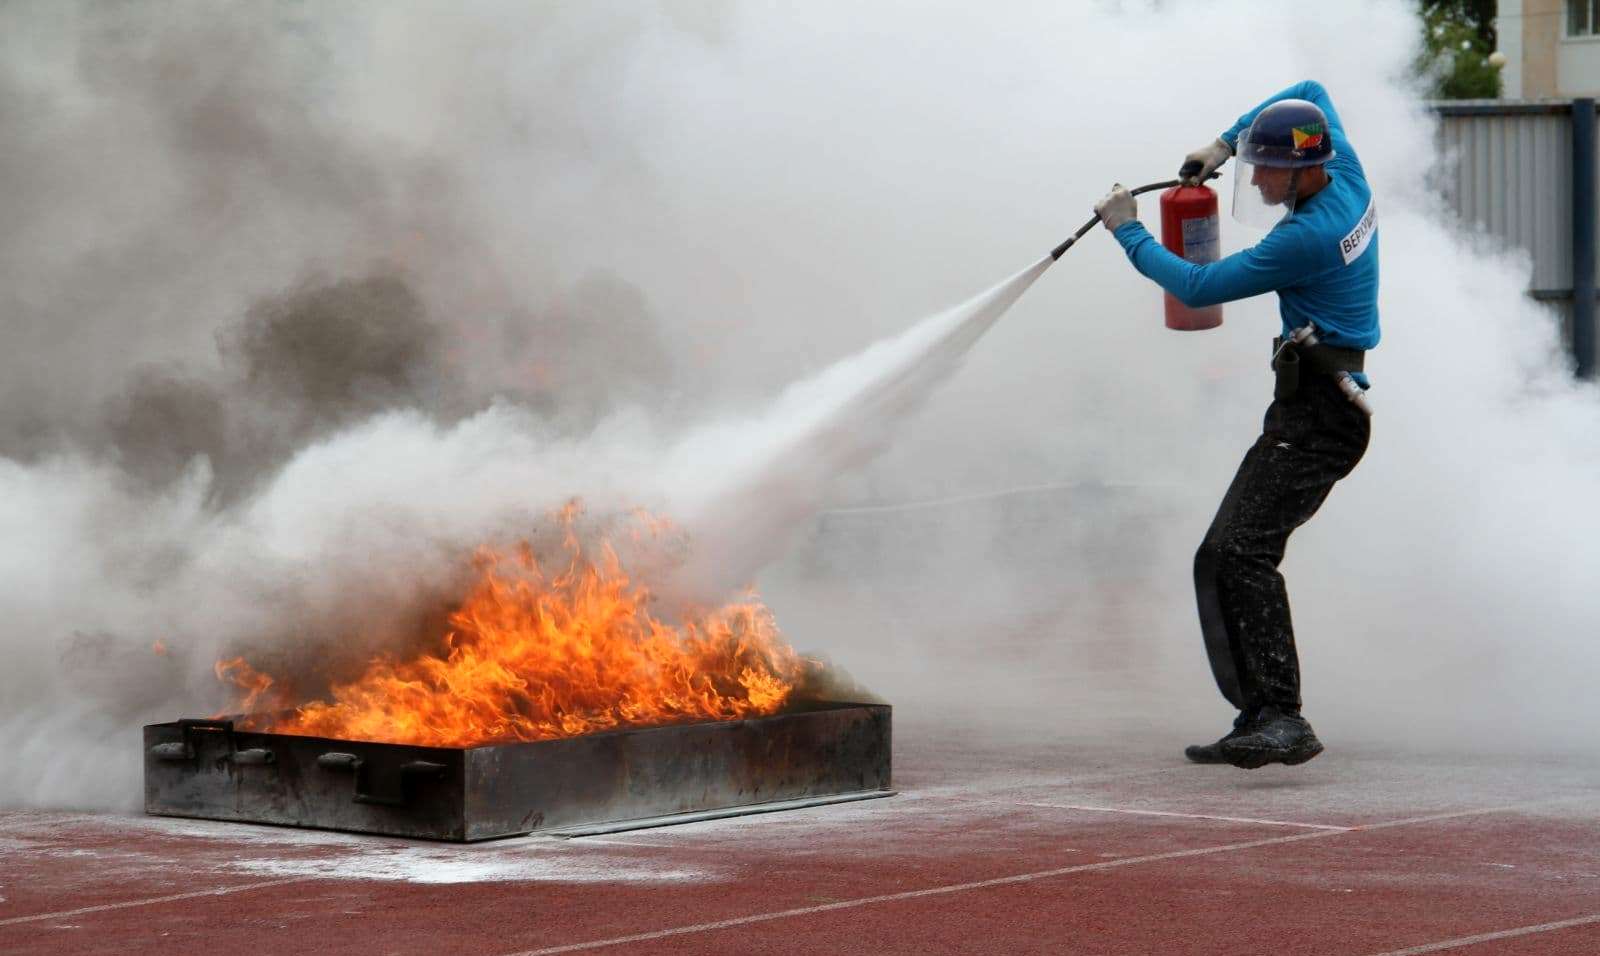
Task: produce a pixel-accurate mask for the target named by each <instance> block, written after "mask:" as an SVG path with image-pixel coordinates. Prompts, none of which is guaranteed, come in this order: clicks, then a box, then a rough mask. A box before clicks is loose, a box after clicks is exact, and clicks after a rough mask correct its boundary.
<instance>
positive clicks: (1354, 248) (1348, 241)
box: [1339, 199, 1378, 265]
mask: <svg viewBox="0 0 1600 956" xmlns="http://www.w3.org/2000/svg"><path fill="white" fill-rule="evenodd" d="M1377 231H1378V204H1377V200H1376V199H1369V200H1367V211H1366V213H1364V214H1363V215H1362V217H1361V221H1360V222H1358V223H1356V227H1355V228H1354V229H1352V230H1350V232H1349V234H1348V235H1346V236H1345V237H1344V238H1343V239H1340V240H1339V253H1340V254H1341V255H1343V256H1344V264H1345V265H1349V264H1350V263H1352V262H1354V261H1356V260H1357V259H1359V258H1361V254H1362V253H1363V252H1366V251H1367V246H1368V245H1370V244H1371V243H1372V234H1373V233H1375V232H1377Z"/></svg>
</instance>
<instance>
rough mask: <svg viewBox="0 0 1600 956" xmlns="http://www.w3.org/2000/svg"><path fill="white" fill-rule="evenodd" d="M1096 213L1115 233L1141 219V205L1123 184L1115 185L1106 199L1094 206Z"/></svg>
mask: <svg viewBox="0 0 1600 956" xmlns="http://www.w3.org/2000/svg"><path fill="white" fill-rule="evenodd" d="M1094 213H1095V215H1097V216H1099V217H1100V221H1101V222H1103V223H1105V226H1106V228H1107V229H1109V230H1111V231H1113V232H1115V231H1116V228H1117V227H1118V226H1120V225H1122V224H1123V223H1125V222H1128V221H1129V220H1131V219H1137V218H1139V204H1138V203H1137V202H1136V201H1135V200H1134V198H1133V193H1130V192H1128V190H1127V189H1126V188H1124V187H1123V185H1122V184H1121V183H1113V184H1112V186H1111V191H1110V192H1108V193H1106V198H1104V199H1102V200H1100V201H1099V202H1097V203H1095V204H1094Z"/></svg>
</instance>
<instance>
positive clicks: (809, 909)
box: [506, 797, 1572, 956]
mask: <svg viewBox="0 0 1600 956" xmlns="http://www.w3.org/2000/svg"><path fill="white" fill-rule="evenodd" d="M1562 799H1568V800H1570V799H1572V798H1570V797H1569V798H1562ZM1557 802H1560V800H1559V799H1558V800H1536V801H1533V802H1530V803H1520V804H1512V805H1509V806H1502V807H1486V808H1484V809H1481V810H1460V811H1457V812H1454V813H1435V814H1430V815H1428V816H1425V817H1408V818H1406V819H1404V820H1386V821H1384V822H1382V823H1374V824H1370V825H1368V826H1364V827H1351V828H1348V829H1341V830H1316V831H1313V832H1311V833H1296V834H1295V835H1294V836H1281V837H1268V838H1266V839H1262V840H1247V841H1245V842H1243V843H1225V844H1222V845H1220V846H1208V847H1200V848H1198V849H1193V850H1174V851H1172V852H1170V853H1152V854H1149V855H1148V856H1130V857H1124V858H1122V859H1120V860H1105V861H1102V862H1100V863H1081V864H1078V865H1077V866H1063V867H1057V868H1056V869H1053V870H1039V871H1037V872H1034V873H1019V874H1017V875H1015V876H1001V877H996V878H995V879H992V880H975V881H973V882H971V883H952V884H947V885H945V886H934V887H929V888H928V889H925V890H907V891H905V892H902V893H883V894H880V895H878V896H863V897H859V898H857V899H853V900H840V901H839V902H836V903H824V904H822V905H820V906H802V907H798V908H796V909H789V910H778V911H776V912H771V913H755V914H753V915H750V916H739V917H735V918H733V919H725V920H717V921H715V922H711V923H694V924H691V925H688V926H674V927H671V928H668V929H660V930H655V931H653V932H648V933H635V934H633V935H632V936H616V937H612V938H611V939H595V940H589V941H588V942H584V943H569V944H567V945H565V946H550V947H547V948H544V949H527V950H521V951H519V952H516V953H508V954H506V956H554V954H556V953H574V952H578V951H580V950H585V949H601V948H603V947H606V946H621V945H623V944H625V943H643V942H648V941H650V940H653V939H665V938H667V937H669V936H684V935H687V934H690V933H706V932H711V931H713V930H719V929H731V928H733V927H735V926H748V925H750V924H752V923H765V922H769V921H771V920H779V919H788V918H789V917H791V916H810V915H812V914H815V913H831V912H833V911H835V910H848V909H856V908H858V907H862V906H872V905H875V904H878V903H897V902H900V901H902V900H914V899H920V898H922V897H925V896H944V895H946V894H950V893H963V892H966V891H967V890H981V889H988V888H989V887H992V886H1007V885H1010V884H1013V883H1032V882H1034V881H1035V880H1047V879H1051V878H1052V877H1057V876H1067V875H1070V874H1073V873H1088V872H1091V871H1095V870H1110V869H1115V868H1117V867H1122V866H1134V865H1136V864H1139V863H1157V862H1161V861H1163V860H1182V859H1187V858H1189V857H1195V856H1209V855H1212V854H1215V853H1229V852H1232V851H1234V850H1252V849H1255V848H1257V847H1263V846H1277V845H1279V844H1283V843H1298V842H1300V841H1302V840H1320V839H1324V838H1326V837H1332V836H1339V835H1340V834H1344V833H1353V832H1357V831H1360V830H1383V829H1388V828H1390V827H1403V826H1414V825H1416V824H1419V823H1433V822H1435V821H1439V820H1455V819H1458V818H1461V817H1472V816H1482V815H1484V814H1489V813H1505V812H1507V811H1510V810H1520V809H1525V808H1528V807H1536V806H1545V805H1547V804H1550V803H1557Z"/></svg>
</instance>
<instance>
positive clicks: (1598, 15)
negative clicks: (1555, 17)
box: [1567, 0, 1600, 37]
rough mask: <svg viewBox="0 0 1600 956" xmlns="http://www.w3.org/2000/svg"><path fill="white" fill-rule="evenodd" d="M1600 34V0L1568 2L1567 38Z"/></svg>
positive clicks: (1571, 0)
mask: <svg viewBox="0 0 1600 956" xmlns="http://www.w3.org/2000/svg"><path fill="white" fill-rule="evenodd" d="M1597 34H1600V0H1567V36H1569V37H1592V36H1595V35H1597Z"/></svg>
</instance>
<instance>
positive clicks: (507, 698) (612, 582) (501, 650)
mask: <svg viewBox="0 0 1600 956" xmlns="http://www.w3.org/2000/svg"><path fill="white" fill-rule="evenodd" d="M571 514H572V512H571V510H570V509H569V510H568V511H565V512H563V513H562V515H561V517H562V519H563V520H564V521H565V522H566V524H567V527H566V542H565V543H566V550H567V552H568V556H569V558H570V560H569V562H568V563H567V566H566V567H565V568H563V569H562V570H560V571H559V572H557V573H554V574H547V573H546V572H545V570H544V569H543V568H541V567H540V565H539V562H538V561H537V560H536V559H535V558H534V556H533V554H532V552H531V551H530V550H529V549H528V548H526V547H524V548H523V549H521V550H520V551H519V552H517V553H516V554H512V555H507V554H501V553H496V552H494V551H491V550H488V549H484V550H481V551H480V552H479V554H478V558H477V561H476V562H475V563H476V565H477V567H478V569H479V571H480V577H479V578H478V580H477V582H476V584H475V585H474V586H473V587H472V589H471V591H470V593H469V594H468V595H467V597H466V599H465V600H464V601H463V602H462V603H461V604H460V606H459V607H457V608H456V609H455V610H454V611H453V612H452V613H451V614H450V616H449V631H448V633H447V634H445V636H444V641H443V647H444V649H445V650H444V653H443V655H442V656H439V655H435V654H425V655H422V656H419V657H416V658H413V659H410V660H405V661H396V660H393V659H390V658H387V657H380V658H375V659H373V660H372V661H370V662H369V663H368V665H367V668H366V670H365V672H364V673H363V674H362V675H361V676H360V677H359V678H358V679H356V680H355V681H353V682H351V683H348V684H335V685H334V686H333V687H332V689H331V695H330V696H331V698H332V699H331V700H314V701H310V702H307V703H302V704H300V705H299V706H296V707H294V708H293V712H292V713H291V714H289V715H288V716H287V717H280V718H276V719H274V718H271V717H265V716H260V717H255V718H251V719H250V720H249V721H248V722H247V724H249V725H254V729H270V730H272V731H273V732H276V733H286V734H304V735H309V736H317V737H334V738H341V739H353V740H372V741H381V742H386V743H406V744H417V745H423V746H450V747H460V746H472V745H476V744H482V743H488V742H491V741H533V740H547V739H550V738H554V737H570V736H574V735H577V734H586V733H593V732H596V731H602V730H610V729H613V728H619V727H637V726H649V725H657V724H669V723H681V722H688V721H704V720H732V719H737V718H741V717H751V716H760V715H763V714H771V713H774V712H776V711H777V710H778V709H779V708H780V707H782V706H783V705H784V703H785V702H787V700H788V699H789V696H790V693H791V691H792V690H793V689H794V687H795V685H796V683H797V682H798V681H799V679H800V677H801V674H802V672H803V667H804V662H803V661H802V660H801V658H800V657H799V656H798V655H796V654H795V652H794V651H793V650H792V649H791V648H790V647H789V646H788V645H787V644H786V643H784V641H783V640H782V638H781V636H780V635H779V633H778V629H777V625H776V623H775V621H774V620H773V617H772V612H771V611H770V610H768V609H767V607H766V606H765V605H763V604H761V603H760V602H759V601H758V600H755V599H754V598H752V599H750V600H748V601H745V602H741V603H735V604H730V605H727V606H725V607H722V608H719V609H717V610H714V611H710V612H708V613H701V614H696V615H693V616H691V617H689V618H687V619H685V620H684V621H683V622H682V623H681V624H679V625H677V626H672V625H668V624H665V623H663V622H661V621H659V620H657V619H656V618H655V617H653V616H652V615H651V614H650V612H649V610H648V609H647V607H646V605H647V604H648V602H649V598H650V594H649V591H648V590H647V589H646V588H644V587H643V586H641V585H639V584H637V583H635V582H633V581H631V580H630V579H629V577H628V575H627V574H626V573H624V571H623V569H622V567H621V562H620V561H619V559H618V557H617V555H616V553H615V552H614V551H613V550H612V549H611V548H610V546H609V545H606V546H604V547H602V549H601V552H602V555H601V558H600V560H599V562H598V563H595V562H591V561H589V560H587V559H586V558H585V557H584V556H583V554H582V551H581V549H580V548H579V547H578V542H577V539H576V535H575V534H574V533H573V531H572V527H571ZM216 670H217V676H218V677H219V678H221V679H223V680H225V681H229V682H231V683H233V684H235V685H236V686H237V688H238V690H239V696H238V700H237V704H236V706H237V707H238V710H239V711H242V712H244V713H251V712H252V711H253V710H255V709H256V708H258V707H260V706H263V705H267V706H271V705H278V706H285V705H288V704H289V703H290V702H289V701H285V700H283V693H284V692H283V690H282V688H276V689H275V683H274V681H273V678H272V677H271V676H270V675H266V674H262V673H260V672H258V671H256V670H254V669H253V668H251V667H250V665H249V664H248V663H246V662H245V661H244V660H243V659H242V658H238V659H234V660H231V661H219V662H218V664H217V668H216Z"/></svg>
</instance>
